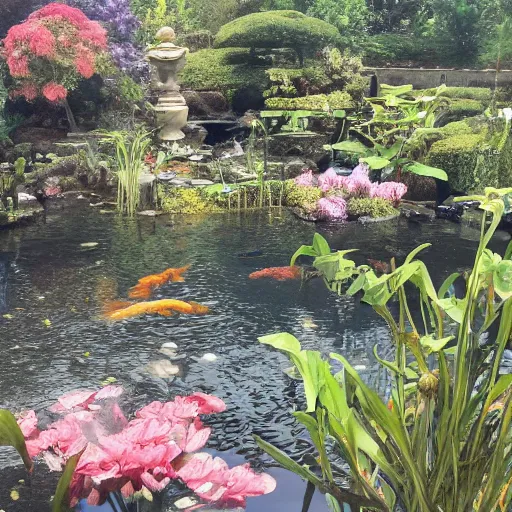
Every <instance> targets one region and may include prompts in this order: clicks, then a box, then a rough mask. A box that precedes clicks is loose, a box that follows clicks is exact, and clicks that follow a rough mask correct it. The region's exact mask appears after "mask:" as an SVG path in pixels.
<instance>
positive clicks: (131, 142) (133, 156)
mask: <svg viewBox="0 0 512 512" xmlns="http://www.w3.org/2000/svg"><path fill="white" fill-rule="evenodd" d="M149 135H150V134H149V133H148V132H145V131H143V130H140V129H139V130H138V131H136V132H133V133H128V132H105V133H103V139H102V141H101V142H102V143H109V144H113V145H114V148H115V152H116V161H115V164H116V166H117V172H116V175H117V209H118V210H119V211H120V212H121V213H126V214H127V215H129V216H133V215H135V212H136V210H137V207H138V206H139V201H140V184H139V179H140V175H141V173H142V168H143V166H144V158H145V156H146V154H147V150H148V147H149V145H150V144H151V139H150V138H149Z"/></svg>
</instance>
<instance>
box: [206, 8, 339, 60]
mask: <svg viewBox="0 0 512 512" xmlns="http://www.w3.org/2000/svg"><path fill="white" fill-rule="evenodd" d="M329 44H334V45H336V44H340V33H339V31H338V29H337V28H336V27H334V26H333V25H331V24H330V23H327V22H325V21H322V20H319V19H317V18H312V17H309V16H306V15H305V14H302V13H300V12H297V11H267V12H257V13H254V14H248V15H247V16H242V17H241V18H238V19H236V20H234V21H231V22H230V23H227V24H226V25H224V26H223V27H222V28H221V29H220V30H219V32H218V34H217V36H216V38H215V46H216V47H217V48H225V47H241V48H293V49H294V50H296V51H297V53H298V55H299V58H300V59H301V60H302V59H303V56H304V55H305V54H306V53H312V52H314V51H315V50H318V49H319V48H323V47H325V46H327V45H329Z"/></svg>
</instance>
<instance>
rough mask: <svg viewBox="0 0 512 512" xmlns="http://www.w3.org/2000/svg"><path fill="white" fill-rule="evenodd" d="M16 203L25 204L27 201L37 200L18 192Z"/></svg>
mask: <svg viewBox="0 0 512 512" xmlns="http://www.w3.org/2000/svg"><path fill="white" fill-rule="evenodd" d="M18 201H19V202H20V203H26V202H29V201H37V199H36V198H35V197H34V196H32V195H30V194H26V193H25V192H20V193H19V194H18Z"/></svg>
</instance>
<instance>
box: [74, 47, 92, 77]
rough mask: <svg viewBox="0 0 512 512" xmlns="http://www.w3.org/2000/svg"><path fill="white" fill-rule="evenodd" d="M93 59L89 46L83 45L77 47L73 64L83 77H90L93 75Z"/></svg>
mask: <svg viewBox="0 0 512 512" xmlns="http://www.w3.org/2000/svg"><path fill="white" fill-rule="evenodd" d="M94 60H95V59H94V53H93V52H92V51H91V50H89V48H87V47H85V46H84V45H79V46H78V47H77V54H76V58H75V66H76V70H77V71H78V72H79V73H80V74H81V75H82V76H83V77H84V78H91V77H92V75H94V64H95V62H94Z"/></svg>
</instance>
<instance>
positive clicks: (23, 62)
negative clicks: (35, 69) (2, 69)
mask: <svg viewBox="0 0 512 512" xmlns="http://www.w3.org/2000/svg"><path fill="white" fill-rule="evenodd" d="M7 66H8V67H9V72H10V73H11V75H12V76H13V77H15V78H26V77H28V76H30V70H29V68H28V57H27V56H26V55H20V56H18V57H16V56H14V55H12V56H10V57H8V58H7Z"/></svg>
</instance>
